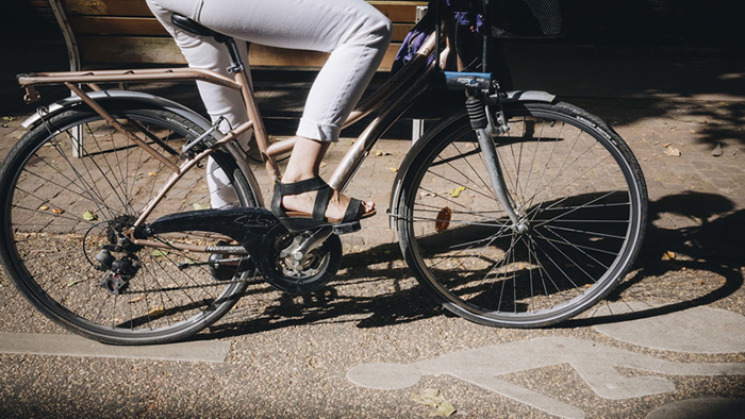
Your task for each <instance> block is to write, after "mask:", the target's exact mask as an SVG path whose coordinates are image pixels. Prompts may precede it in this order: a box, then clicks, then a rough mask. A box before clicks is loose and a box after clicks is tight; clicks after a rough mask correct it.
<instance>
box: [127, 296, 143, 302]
mask: <svg viewBox="0 0 745 419" xmlns="http://www.w3.org/2000/svg"><path fill="white" fill-rule="evenodd" d="M145 298H146V297H145V296H144V295H141V296H139V297H136V298H133V299H131V300H129V303H130V304H134V303H136V302H138V301H142V300H144V299H145Z"/></svg>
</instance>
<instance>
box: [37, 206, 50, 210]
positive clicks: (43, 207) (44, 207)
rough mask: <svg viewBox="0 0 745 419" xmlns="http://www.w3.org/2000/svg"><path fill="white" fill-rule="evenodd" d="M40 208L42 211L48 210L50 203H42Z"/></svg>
mask: <svg viewBox="0 0 745 419" xmlns="http://www.w3.org/2000/svg"><path fill="white" fill-rule="evenodd" d="M39 209H40V210H42V211H46V210H48V209H49V205H42V206H40V207H39Z"/></svg>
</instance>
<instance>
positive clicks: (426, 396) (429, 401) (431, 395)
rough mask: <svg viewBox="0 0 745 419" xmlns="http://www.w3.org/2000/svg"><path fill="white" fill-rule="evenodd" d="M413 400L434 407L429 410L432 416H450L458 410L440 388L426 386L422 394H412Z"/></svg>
mask: <svg viewBox="0 0 745 419" xmlns="http://www.w3.org/2000/svg"><path fill="white" fill-rule="evenodd" d="M411 401H413V402H415V403H419V404H423V405H425V406H431V407H434V410H432V411H431V412H429V416H430V417H433V416H441V417H449V416H452V415H453V414H454V413H455V412H456V411H457V409H456V408H455V406H453V404H452V403H450V401H449V400H447V399H446V398H445V397H444V396H443V395H442V394H441V393H440V390H436V389H432V388H425V389H424V390H422V392H421V394H412V395H411Z"/></svg>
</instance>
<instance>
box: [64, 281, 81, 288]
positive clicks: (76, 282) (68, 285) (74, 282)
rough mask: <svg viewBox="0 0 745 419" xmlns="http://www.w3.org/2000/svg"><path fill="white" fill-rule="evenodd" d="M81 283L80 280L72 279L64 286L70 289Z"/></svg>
mask: <svg viewBox="0 0 745 419" xmlns="http://www.w3.org/2000/svg"><path fill="white" fill-rule="evenodd" d="M81 282H83V280H82V279H73V280H72V281H70V282H68V283H67V285H65V286H66V287H68V288H69V287H72V286H73V285H77V284H79V283H81Z"/></svg>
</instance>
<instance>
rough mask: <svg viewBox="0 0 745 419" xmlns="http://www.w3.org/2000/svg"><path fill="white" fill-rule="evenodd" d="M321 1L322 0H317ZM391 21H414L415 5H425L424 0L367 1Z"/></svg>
mask: <svg viewBox="0 0 745 419" xmlns="http://www.w3.org/2000/svg"><path fill="white" fill-rule="evenodd" d="M319 1H323V0H319ZM368 3H370V4H372V5H373V6H375V8H376V9H378V10H380V12H381V13H383V14H384V15H386V16H387V17H388V19H390V20H391V22H404V23H414V22H416V6H426V5H427V2H426V1H368Z"/></svg>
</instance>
